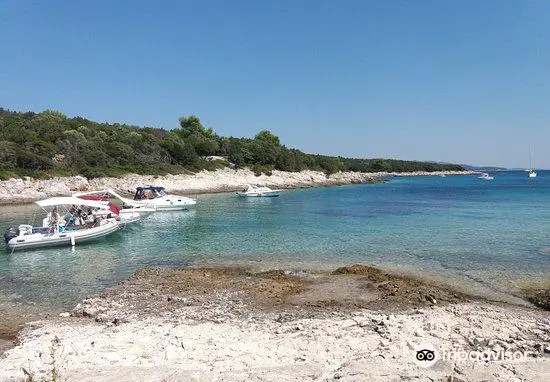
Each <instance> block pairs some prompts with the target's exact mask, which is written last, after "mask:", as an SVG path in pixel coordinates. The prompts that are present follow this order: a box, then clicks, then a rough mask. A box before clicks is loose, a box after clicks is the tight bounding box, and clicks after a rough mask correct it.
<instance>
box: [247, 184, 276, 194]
mask: <svg viewBox="0 0 550 382" xmlns="http://www.w3.org/2000/svg"><path fill="white" fill-rule="evenodd" d="M279 192H281V190H272V189H271V188H269V187H265V186H264V187H260V186H254V185H251V184H249V185H248V188H245V189H244V190H242V191H241V192H237V195H239V196H243V197H274V196H279Z"/></svg>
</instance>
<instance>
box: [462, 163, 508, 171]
mask: <svg viewBox="0 0 550 382" xmlns="http://www.w3.org/2000/svg"><path fill="white" fill-rule="evenodd" d="M460 166H461V167H463V168H464V169H465V170H468V171H479V172H481V171H483V172H486V171H508V170H510V169H508V168H506V167H495V166H471V165H467V164H461V165H460Z"/></svg>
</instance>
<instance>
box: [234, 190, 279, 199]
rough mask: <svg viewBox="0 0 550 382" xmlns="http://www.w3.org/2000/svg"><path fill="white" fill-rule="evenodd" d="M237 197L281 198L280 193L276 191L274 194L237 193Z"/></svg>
mask: <svg viewBox="0 0 550 382" xmlns="http://www.w3.org/2000/svg"><path fill="white" fill-rule="evenodd" d="M237 195H239V196H241V197H244V198H246V197H252V198H254V197H255V198H262V197H263V198H273V197H275V196H279V193H278V192H276V191H273V192H260V193H258V192H237Z"/></svg>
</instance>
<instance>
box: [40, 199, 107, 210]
mask: <svg viewBox="0 0 550 382" xmlns="http://www.w3.org/2000/svg"><path fill="white" fill-rule="evenodd" d="M35 203H36V204H37V205H39V206H40V207H42V208H44V207H53V206H63V205H73V204H74V205H76V206H87V207H93V208H102V207H104V204H103V203H101V202H100V201H97V200H85V199H80V198H77V197H74V196H56V197H54V198H49V199H44V200H39V201H37V202H35Z"/></svg>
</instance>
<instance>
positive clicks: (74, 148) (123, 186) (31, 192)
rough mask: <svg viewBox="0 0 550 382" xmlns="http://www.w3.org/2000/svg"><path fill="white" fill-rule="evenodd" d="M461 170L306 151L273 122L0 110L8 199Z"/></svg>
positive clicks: (0, 154)
mask: <svg viewBox="0 0 550 382" xmlns="http://www.w3.org/2000/svg"><path fill="white" fill-rule="evenodd" d="M458 173H470V172H468V171H465V170H464V168H463V167H461V166H459V165H454V164H442V163H433V162H418V161H403V160H395V159H354V158H343V157H332V156H326V155H315V154H306V153H303V152H301V151H300V150H296V149H291V148H287V147H286V146H284V145H283V144H282V143H281V142H280V140H279V138H278V137H277V136H275V135H273V134H272V133H271V132H269V131H266V130H263V131H260V132H259V133H258V134H257V135H256V136H255V137H254V138H253V139H252V138H234V137H222V136H219V135H217V134H216V133H215V132H214V131H213V130H212V129H209V128H206V127H205V126H203V125H202V123H201V122H200V120H199V118H197V117H195V116H190V117H182V118H180V120H179V126H178V127H177V128H175V129H172V130H167V129H163V128H152V127H137V126H129V125H121V124H108V123H98V122H94V121H90V120H87V119H85V118H81V117H75V118H68V117H67V116H65V115H64V114H62V113H60V112H57V111H52V110H46V111H43V112H41V113H33V112H27V113H21V112H13V111H8V110H6V109H2V108H0V203H2V204H7V203H21V202H29V201H32V200H36V199H40V198H44V197H49V196H54V195H63V194H69V193H71V192H74V191H83V190H89V189H94V188H105V187H108V188H113V189H115V190H117V191H119V192H128V191H133V187H135V186H142V185H144V184H158V185H162V186H164V187H166V188H167V190H169V191H181V192H185V193H204V192H227V191H235V190H239V189H241V188H242V187H243V185H245V184H247V183H262V184H265V185H268V186H275V187H278V188H298V187H312V186H333V185H343V184H352V183H375V182H380V181H381V178H383V177H387V176H391V175H424V174H432V175H435V174H458ZM120 179H123V180H120Z"/></svg>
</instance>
